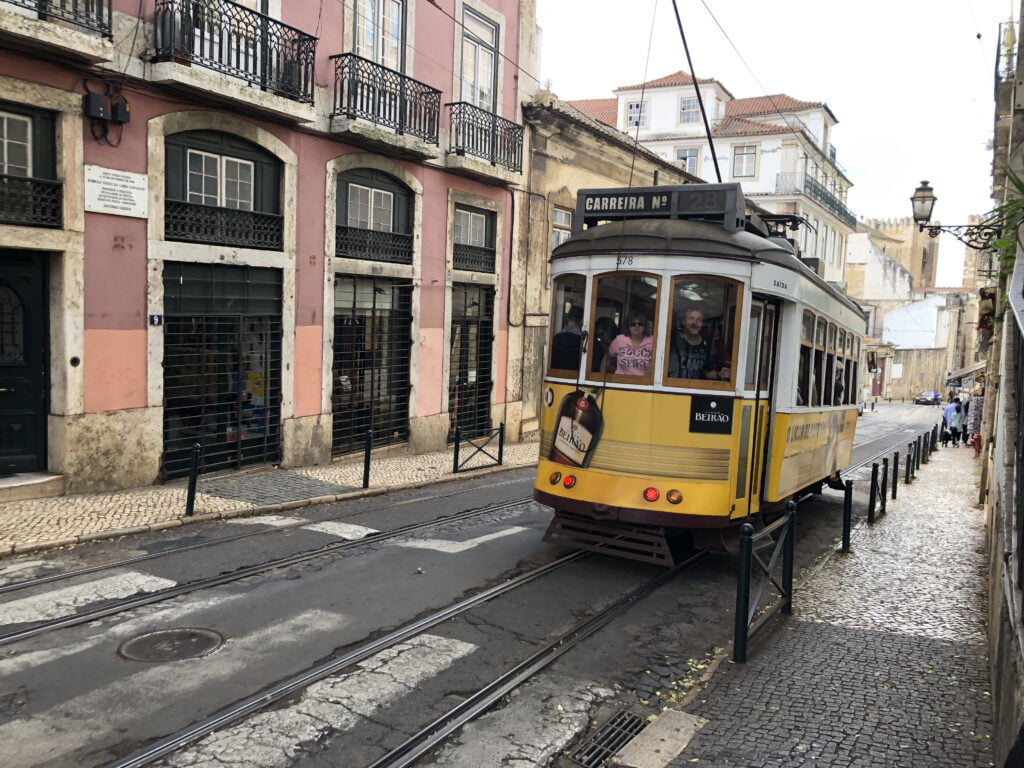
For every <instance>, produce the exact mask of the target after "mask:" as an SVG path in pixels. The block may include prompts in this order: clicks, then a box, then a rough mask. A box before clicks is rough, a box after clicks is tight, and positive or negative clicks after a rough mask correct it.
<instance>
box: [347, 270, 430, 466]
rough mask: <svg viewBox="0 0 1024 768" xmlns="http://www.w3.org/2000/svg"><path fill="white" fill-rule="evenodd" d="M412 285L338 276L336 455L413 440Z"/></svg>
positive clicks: (384, 280) (351, 276) (352, 276)
mask: <svg viewBox="0 0 1024 768" xmlns="http://www.w3.org/2000/svg"><path fill="white" fill-rule="evenodd" d="M411 328H412V285H411V283H409V282H408V281H402V280H390V279H386V278H370V277H360V276H357V275H337V276H336V279H335V283H334V367H333V370H332V381H333V385H332V393H331V403H332V405H331V410H332V411H333V413H334V428H333V434H332V441H331V453H332V454H333V455H335V456H339V455H341V454H344V453H351V452H353V451H361V450H363V449H364V447H365V445H366V430H368V429H372V430H373V445H375V446H382V445H391V444H394V443H402V442H405V441H407V440H408V439H409V389H410V385H409V357H410V351H411V348H412V334H411Z"/></svg>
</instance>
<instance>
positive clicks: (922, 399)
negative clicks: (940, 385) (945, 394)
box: [914, 389, 942, 405]
mask: <svg viewBox="0 0 1024 768" xmlns="http://www.w3.org/2000/svg"><path fill="white" fill-rule="evenodd" d="M941 402H942V397H941V396H940V395H939V393H938V391H937V390H934V389H929V390H928V391H927V392H922V393H921V394H920V395H918V396H917V397H915V398H914V405H938V404H939V403H941Z"/></svg>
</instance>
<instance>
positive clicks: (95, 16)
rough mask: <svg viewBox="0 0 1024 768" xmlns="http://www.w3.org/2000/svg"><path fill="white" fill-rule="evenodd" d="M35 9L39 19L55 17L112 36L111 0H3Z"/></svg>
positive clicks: (21, 6) (31, 9)
mask: <svg viewBox="0 0 1024 768" xmlns="http://www.w3.org/2000/svg"><path fill="white" fill-rule="evenodd" d="M5 2H7V3H10V4H11V5H17V6H18V7H20V8H27V9H28V10H30V11H36V12H37V13H38V14H39V18H40V19H44V20H46V19H56V20H58V21H63V22H66V23H68V24H72V25H74V26H76V27H81V28H82V29H88V30H89V31H91V32H99V33H101V34H102V35H104V36H105V37H113V36H114V34H113V9H112V6H113V0H5Z"/></svg>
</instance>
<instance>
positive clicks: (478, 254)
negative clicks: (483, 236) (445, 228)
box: [452, 243, 494, 272]
mask: <svg viewBox="0 0 1024 768" xmlns="http://www.w3.org/2000/svg"><path fill="white" fill-rule="evenodd" d="M452 266H453V267H455V269H466V270H469V271H471V272H493V271H494V249H493V248H482V247H480V246H478V245H463V244H462V243H455V245H454V247H453V248H452Z"/></svg>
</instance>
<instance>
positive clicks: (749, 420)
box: [736, 297, 779, 514]
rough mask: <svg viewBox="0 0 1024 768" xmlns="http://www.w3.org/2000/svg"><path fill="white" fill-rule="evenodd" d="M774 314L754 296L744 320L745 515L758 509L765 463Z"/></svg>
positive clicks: (741, 478) (739, 482) (739, 485)
mask: <svg viewBox="0 0 1024 768" xmlns="http://www.w3.org/2000/svg"><path fill="white" fill-rule="evenodd" d="M778 311H779V308H778V304H777V302H774V301H770V300H767V299H763V298H757V297H754V299H753V301H752V302H751V305H750V317H749V318H748V320H747V334H746V360H745V365H744V366H743V371H744V373H743V406H742V410H741V412H740V446H739V466H738V467H737V472H736V498H737V502H738V504H737V506H740V505H742V504H743V503H744V502H745V503H746V509H747V514H754V513H755V512H758V511H759V510H760V499H761V486H762V483H763V482H764V476H765V469H766V466H767V461H768V451H767V445H768V426H769V416H770V414H771V403H772V393H773V390H772V386H773V382H774V380H775V376H774V374H775V346H776V333H777V319H778Z"/></svg>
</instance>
